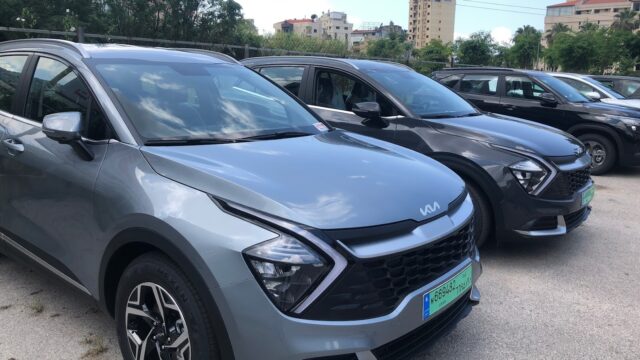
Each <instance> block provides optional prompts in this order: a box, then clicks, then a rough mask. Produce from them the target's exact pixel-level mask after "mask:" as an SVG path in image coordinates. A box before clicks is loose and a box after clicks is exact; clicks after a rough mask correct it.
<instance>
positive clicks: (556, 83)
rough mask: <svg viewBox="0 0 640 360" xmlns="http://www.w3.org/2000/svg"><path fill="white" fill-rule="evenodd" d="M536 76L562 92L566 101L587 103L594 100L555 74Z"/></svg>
mask: <svg viewBox="0 0 640 360" xmlns="http://www.w3.org/2000/svg"><path fill="white" fill-rule="evenodd" d="M534 78H535V79H536V80H538V81H540V82H541V83H543V84H544V85H546V86H547V87H549V88H551V89H552V90H553V91H555V92H556V93H558V94H560V96H562V97H563V98H564V99H565V100H566V101H568V102H570V103H587V102H592V101H593V100H590V99H588V98H587V97H586V96H584V95H582V94H581V93H580V92H579V91H578V90H576V89H575V88H574V87H573V86H571V85H569V84H567V83H566V82H564V81H562V80H560V79H557V78H555V77H553V76H550V75H537V76H534Z"/></svg>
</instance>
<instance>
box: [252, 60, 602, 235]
mask: <svg viewBox="0 0 640 360" xmlns="http://www.w3.org/2000/svg"><path fill="white" fill-rule="evenodd" d="M243 63H244V64H245V65H246V66H249V67H251V68H253V69H254V70H256V71H258V72H259V73H261V74H262V75H264V76H266V77H268V78H270V79H272V80H273V81H275V82H277V83H278V84H280V85H282V86H283V87H285V88H286V89H288V90H289V91H291V92H292V93H294V94H295V95H297V96H298V97H300V98H301V99H302V100H303V101H305V102H306V103H307V104H309V105H310V106H311V108H312V109H314V110H315V111H316V112H317V113H318V114H319V115H320V116H321V117H323V118H324V119H325V120H327V121H328V122H329V123H331V124H332V125H334V126H336V127H339V128H343V129H346V130H350V131H353V132H357V133H360V134H363V135H367V136H371V137H375V138H378V139H381V140H385V141H389V142H393V143H396V144H398V145H402V146H405V147H407V148H410V149H412V150H415V151H418V152H420V153H423V154H427V155H429V156H431V157H432V158H434V159H436V160H438V161H440V162H442V163H444V164H445V165H447V166H448V167H450V168H451V169H453V170H454V171H456V172H457V173H458V174H459V175H460V176H461V177H463V178H464V179H465V180H466V182H467V187H468V189H469V192H470V193H471V195H472V199H473V201H474V203H475V205H476V218H475V226H476V230H477V232H476V233H477V234H478V235H477V236H478V238H477V241H478V244H482V243H483V242H485V241H486V240H487V239H488V238H489V237H490V235H491V233H492V230H497V233H496V235H497V237H498V238H501V239H505V238H510V237H511V236H508V237H506V236H504V235H511V234H520V235H524V236H529V237H544V236H555V235H563V234H565V233H567V232H568V231H570V230H572V229H574V228H576V227H577V226H578V225H580V224H581V223H582V222H583V221H584V220H586V218H587V217H588V215H589V212H590V208H589V202H590V201H591V198H592V197H593V183H592V181H591V178H590V170H589V166H590V163H591V158H590V156H589V155H588V154H587V153H586V151H585V149H584V147H583V146H582V145H581V144H580V142H579V141H578V140H577V139H575V138H574V137H571V136H569V135H567V134H565V133H563V132H562V131H559V130H556V129H553V128H550V127H548V126H544V125H540V124H535V123H532V122H528V121H524V120H514V119H511V118H508V117H505V116H499V115H487V114H484V113H481V112H479V111H477V110H476V108H474V107H473V106H472V105H471V104H469V103H468V102H467V101H465V100H464V99H463V98H461V97H460V96H458V95H457V94H455V93H454V92H453V91H451V90H449V89H447V88H446V87H444V86H442V85H440V84H438V83H437V82H436V81H433V80H431V79H429V78H428V77H426V76H423V75H421V74H419V73H417V72H415V71H413V70H412V69H410V68H407V67H405V66H403V65H400V64H392V63H383V62H376V61H368V60H349V59H329V58H316V57H266V58H252V59H247V60H245V61H244V62H243ZM363 161H364V160H363ZM415 181H419V182H423V183H424V186H431V185H430V184H431V180H430V179H415ZM390 201H393V199H390ZM428 210H429V209H425V211H428Z"/></svg>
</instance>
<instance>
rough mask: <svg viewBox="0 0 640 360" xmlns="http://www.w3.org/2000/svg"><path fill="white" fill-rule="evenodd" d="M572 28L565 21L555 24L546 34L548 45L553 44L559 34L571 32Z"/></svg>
mask: <svg viewBox="0 0 640 360" xmlns="http://www.w3.org/2000/svg"><path fill="white" fill-rule="evenodd" d="M570 31H571V28H570V27H569V26H567V25H565V24H563V23H557V24H553V26H552V27H551V29H549V30H547V32H546V33H545V35H544V38H545V40H547V45H551V44H553V40H554V39H555V37H556V36H558V34H561V33H566V32H570Z"/></svg>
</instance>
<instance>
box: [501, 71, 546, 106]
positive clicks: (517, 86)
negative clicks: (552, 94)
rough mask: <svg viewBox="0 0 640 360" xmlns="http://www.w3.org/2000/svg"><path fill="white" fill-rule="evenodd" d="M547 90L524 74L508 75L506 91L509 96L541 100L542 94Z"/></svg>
mask: <svg viewBox="0 0 640 360" xmlns="http://www.w3.org/2000/svg"><path fill="white" fill-rule="evenodd" d="M545 92H546V91H545V90H544V89H543V88H542V87H541V86H540V85H538V84H536V83H534V82H533V81H532V80H531V79H530V78H528V77H524V76H507V77H506V78H505V93H506V96H507V97H512V98H519V99H530V100H540V94H542V93H545Z"/></svg>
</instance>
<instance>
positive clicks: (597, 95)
mask: <svg viewBox="0 0 640 360" xmlns="http://www.w3.org/2000/svg"><path fill="white" fill-rule="evenodd" d="M583 95H584V96H586V97H588V98H589V99H591V100H593V101H599V100H600V99H601V98H602V97H601V96H600V93H599V92H597V91H589V92H586V93H584V94H583Z"/></svg>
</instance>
